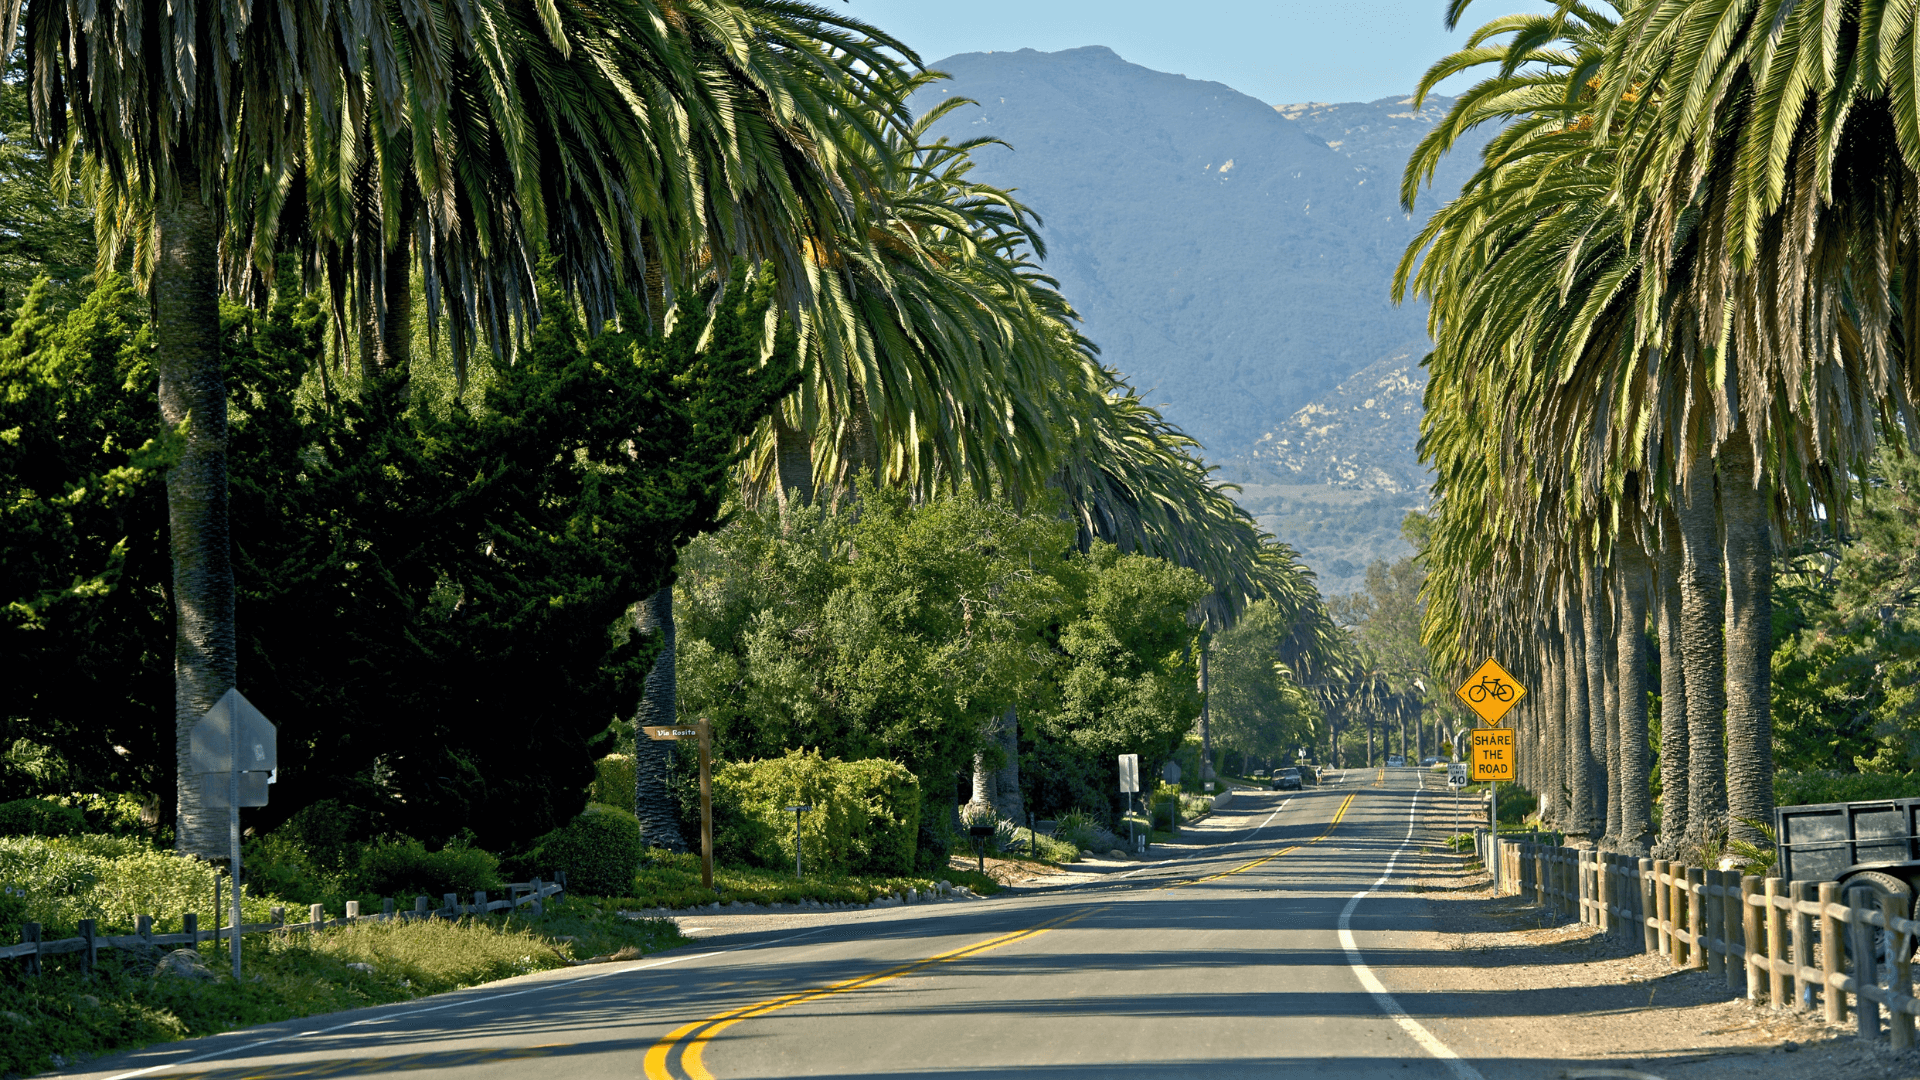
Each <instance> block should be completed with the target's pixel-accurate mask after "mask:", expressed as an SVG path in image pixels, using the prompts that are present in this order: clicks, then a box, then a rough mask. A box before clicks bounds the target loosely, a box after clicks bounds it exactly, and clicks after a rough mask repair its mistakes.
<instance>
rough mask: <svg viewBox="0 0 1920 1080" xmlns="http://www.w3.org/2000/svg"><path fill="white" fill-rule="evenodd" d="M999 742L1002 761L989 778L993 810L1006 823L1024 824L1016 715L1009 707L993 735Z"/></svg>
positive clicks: (1018, 726)
mask: <svg viewBox="0 0 1920 1080" xmlns="http://www.w3.org/2000/svg"><path fill="white" fill-rule="evenodd" d="M994 734H995V735H997V736H998V737H999V739H1000V754H1001V757H1002V758H1003V759H1004V760H1003V763H1002V764H1001V766H1000V768H999V770H998V771H996V772H995V773H994V774H993V809H994V812H995V813H997V814H999V815H1000V816H1001V817H1003V818H1005V819H1007V820H1008V821H1014V822H1020V821H1025V820H1026V819H1027V817H1026V806H1025V800H1024V799H1023V798H1022V797H1021V795H1020V712H1019V710H1018V709H1017V708H1015V707H1014V706H1012V705H1009V706H1007V713H1006V715H1005V716H1003V717H1001V720H1000V724H999V727H998V728H997V729H996V730H995V732H994Z"/></svg>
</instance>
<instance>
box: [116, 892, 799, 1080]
mask: <svg viewBox="0 0 1920 1080" xmlns="http://www.w3.org/2000/svg"><path fill="white" fill-rule="evenodd" d="M829 929H831V927H825V926H823V927H821V928H820V929H818V930H809V931H807V932H806V933H804V934H793V935H790V936H788V937H783V938H776V939H774V940H773V941H756V942H754V943H753V944H751V945H736V946H734V947H732V948H730V949H714V950H713V951H711V952H703V953H688V954H687V955H685V956H669V957H667V958H666V959H664V960H654V961H651V962H649V963H645V964H639V965H636V966H633V967H622V968H615V969H614V970H612V971H601V972H596V973H594V974H592V975H583V976H581V977H580V978H577V979H566V980H564V981H561V982H553V983H541V984H539V985H538V986H529V987H527V988H525V989H524V990H514V991H511V992H509V993H505V994H471V995H467V996H464V997H462V998H460V1000H458V1001H448V1002H444V1003H442V1004H439V1005H427V1006H423V1007H421V1008H417V1009H409V1008H404V1007H403V1008H400V1009H396V1010H394V1011H392V1012H388V1013H385V1014H383V1015H380V1016H369V1017H366V1018H364V1019H360V1020H350V1021H348V1022H347V1023H344V1024H335V1025H334V1026H332V1027H326V1028H315V1029H314V1030H312V1031H296V1032H292V1033H290V1034H287V1035H280V1036H276V1037H275V1038H271V1039H260V1040H257V1041H255V1042H250V1043H246V1044H245V1045H242V1046H227V1047H222V1048H221V1049H218V1050H209V1051H207V1052H206V1053H204V1054H196V1055H194V1056H193V1057H186V1058H181V1059H180V1060H178V1061H168V1062H164V1063H162V1064H159V1065H149V1066H147V1067H146V1068H144V1069H135V1070H133V1071H132V1072H123V1073H115V1074H114V1075H112V1076H109V1077H107V1078H106V1080H133V1078H134V1077H136V1076H145V1075H147V1074H148V1073H156V1072H159V1071H160V1070H162V1069H171V1068H174V1067H175V1066H179V1065H192V1064H194V1063H195V1062H199V1061H207V1060H210V1059H212V1058H217V1057H227V1056H228V1055H231V1054H238V1053H240V1052H242V1051H245V1050H257V1049H259V1048H260V1047H263V1046H272V1045H274V1044H275V1043H283V1042H288V1041H290V1040H293V1039H304V1038H307V1037H308V1036H311V1035H331V1034H333V1033H334V1032H336V1031H345V1030H346V1029H347V1028H352V1027H364V1026H366V1025H368V1024H384V1023H386V1022H387V1021H389V1020H404V1019H408V1018H410V1017H415V1016H419V1015H421V1014H422V1013H430V1012H439V1011H440V1010H442V1009H451V1008H454V1007H455V1006H458V1005H467V1004H480V1003H483V1002H494V1001H505V1000H506V999H508V998H516V997H519V996H521V995H522V994H531V993H533V992H535V991H537V990H557V989H560V988H562V987H567V986H577V985H579V984H580V983H583V982H592V981H593V980H595V979H604V978H606V977H607V976H609V975H625V974H627V973H628V972H633V971H646V970H648V969H649V968H658V967H666V966H667V965H668V964H678V963H681V962H683V961H687V960H705V959H706V958H708V957H710V956H719V955H721V954H722V953H730V952H741V951H744V950H746V949H757V948H760V947H761V946H763V945H779V944H781V943H782V942H787V941H793V940H795V939H796V938H803V937H811V936H813V935H814V934H818V933H823V932H825V931H826V930H829Z"/></svg>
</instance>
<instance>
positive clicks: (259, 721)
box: [188, 690, 280, 982]
mask: <svg viewBox="0 0 1920 1080" xmlns="http://www.w3.org/2000/svg"><path fill="white" fill-rule="evenodd" d="M277 735H278V732H277V730H276V729H275V728H274V726H273V724H272V723H271V722H270V721H268V719H267V718H266V717H265V716H263V715H261V713H260V710H259V709H256V708H254V707H253V703H252V702H250V701H248V700H247V699H246V698H245V697H244V696H242V695H241V693H240V691H238V690H228V691H227V692H226V693H225V694H222V695H220V700H219V701H216V702H214V703H213V708H211V709H208V710H207V714H206V715H205V716H203V717H201V718H200V720H199V722H198V723H196V724H194V725H193V731H192V732H191V733H190V735H189V736H188V737H189V740H190V741H189V744H188V747H189V749H188V759H189V761H190V762H191V763H192V766H193V771H194V772H195V773H196V774H198V775H199V776H200V777H201V778H202V779H201V781H200V783H201V788H200V792H201V805H203V806H207V807H221V806H224V807H226V808H227V846H228V849H229V850H228V857H229V859H230V860H231V864H232V869H231V871H230V872H231V874H232V875H233V888H232V889H231V890H230V891H231V892H232V893H233V912H232V918H233V936H232V939H231V940H232V942H233V978H234V981H236V982H238V981H239V979H240V808H241V807H243V806H265V805H267V785H268V784H269V783H270V782H272V780H273V775H274V771H275V770H276V769H278V768H279V767H280V766H279V751H278V749H277V745H276V744H277V742H278V739H277ZM215 906H216V907H218V904H216V905H215ZM219 933H220V920H219V918H218V917H216V918H215V919H214V940H215V941H216V942H217V941H219Z"/></svg>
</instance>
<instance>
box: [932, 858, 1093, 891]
mask: <svg viewBox="0 0 1920 1080" xmlns="http://www.w3.org/2000/svg"><path fill="white" fill-rule="evenodd" d="M947 866H948V868H949V869H953V870H978V869H980V860H979V859H977V858H975V857H973V856H971V855H954V856H950V857H949V858H948V859H947ZM986 873H987V876H988V877H990V878H992V879H993V880H995V881H997V882H999V883H1000V884H1002V885H1023V884H1026V883H1027V882H1030V881H1038V880H1039V879H1041V878H1048V877H1054V876H1056V875H1059V874H1065V873H1069V871H1067V870H1064V869H1062V868H1061V867H1058V866H1055V865H1053V864H1052V863H1043V862H1034V861H1032V860H1030V859H1001V858H995V857H994V856H992V855H989V856H987V859H986Z"/></svg>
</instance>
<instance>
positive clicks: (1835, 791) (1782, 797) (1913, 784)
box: [1773, 771, 1920, 806]
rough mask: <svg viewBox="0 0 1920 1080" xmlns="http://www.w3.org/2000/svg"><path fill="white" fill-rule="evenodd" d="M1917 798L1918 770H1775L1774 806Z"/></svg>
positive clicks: (1918, 790) (1919, 777)
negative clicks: (1848, 771)
mask: <svg viewBox="0 0 1920 1080" xmlns="http://www.w3.org/2000/svg"><path fill="white" fill-rule="evenodd" d="M1912 798H1920V773H1910V772H1907V773H1843V772H1831V771H1808V772H1776V773H1774V774H1773V801H1774V805H1776V806H1805V805H1807V804H1809V803H1831V802H1865V801H1868V800H1872V799H1912Z"/></svg>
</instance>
